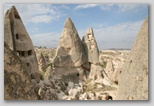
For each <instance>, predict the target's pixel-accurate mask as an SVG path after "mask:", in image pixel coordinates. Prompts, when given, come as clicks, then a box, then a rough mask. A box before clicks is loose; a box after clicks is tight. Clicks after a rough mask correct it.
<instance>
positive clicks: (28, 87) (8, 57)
mask: <svg viewBox="0 0 154 106" xmlns="http://www.w3.org/2000/svg"><path fill="white" fill-rule="evenodd" d="M35 86H36V84H35V83H33V82H32V81H31V78H30V76H29V74H28V72H27V70H26V69H25V66H24V64H23V63H22V61H21V60H20V58H19V57H18V56H17V55H16V54H15V53H14V52H13V51H12V50H11V49H10V48H9V46H8V45H7V44H6V43H5V42H4V99H5V100H37V99H38V97H37V93H36V92H35V91H36V88H35Z"/></svg>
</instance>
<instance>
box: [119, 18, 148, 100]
mask: <svg viewBox="0 0 154 106" xmlns="http://www.w3.org/2000/svg"><path fill="white" fill-rule="evenodd" d="M116 99H117V100H148V17H147V18H146V20H145V21H144V23H143V24H142V27H141V29H140V31H139V33H138V35H137V38H136V40H135V43H134V45H133V47H132V49H131V52H130V54H129V56H128V58H127V60H126V63H125V65H124V68H123V71H122V73H121V75H120V76H119V88H118V93H117V98H116Z"/></svg>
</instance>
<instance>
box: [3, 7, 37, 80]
mask: <svg viewBox="0 0 154 106" xmlns="http://www.w3.org/2000/svg"><path fill="white" fill-rule="evenodd" d="M4 42H6V43H7V45H8V46H9V47H10V49H11V50H12V51H14V53H15V54H17V55H18V57H19V58H20V59H21V61H22V62H23V64H24V66H25V68H26V70H27V72H28V74H29V75H30V76H31V78H32V79H36V80H37V81H39V80H40V78H39V74H38V63H37V58H36V54H35V51H34V47H33V44H32V41H31V39H30V37H29V35H28V33H27V31H26V28H25V26H24V24H23V22H22V19H21V17H20V15H19V13H18V11H17V10H16V8H15V6H13V7H12V8H11V9H9V10H8V11H7V12H6V14H5V18H4Z"/></svg>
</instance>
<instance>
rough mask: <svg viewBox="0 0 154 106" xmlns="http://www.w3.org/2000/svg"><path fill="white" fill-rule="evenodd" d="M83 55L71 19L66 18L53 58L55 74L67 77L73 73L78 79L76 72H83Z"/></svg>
mask: <svg viewBox="0 0 154 106" xmlns="http://www.w3.org/2000/svg"><path fill="white" fill-rule="evenodd" d="M85 57H86V56H85V53H84V50H83V46H82V42H81V40H80V38H79V35H78V32H77V30H76V28H75V26H74V24H73V22H72V21H71V19H70V18H67V19H66V21H65V24H64V29H63V32H62V35H61V37H60V40H59V43H58V47H57V50H56V56H55V58H54V60H53V65H54V66H55V74H56V75H58V76H63V75H65V76H66V75H68V77H69V75H73V77H74V79H79V78H78V77H79V75H78V74H80V73H83V70H82V67H81V65H82V64H83V63H84V62H85ZM78 71H81V72H78ZM74 75H75V76H74Z"/></svg>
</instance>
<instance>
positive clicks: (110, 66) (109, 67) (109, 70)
mask: <svg viewBox="0 0 154 106" xmlns="http://www.w3.org/2000/svg"><path fill="white" fill-rule="evenodd" d="M105 72H106V73H107V76H108V77H109V78H110V79H112V75H113V73H114V67H113V63H112V60H110V59H109V60H107V65H106V68H105Z"/></svg>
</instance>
